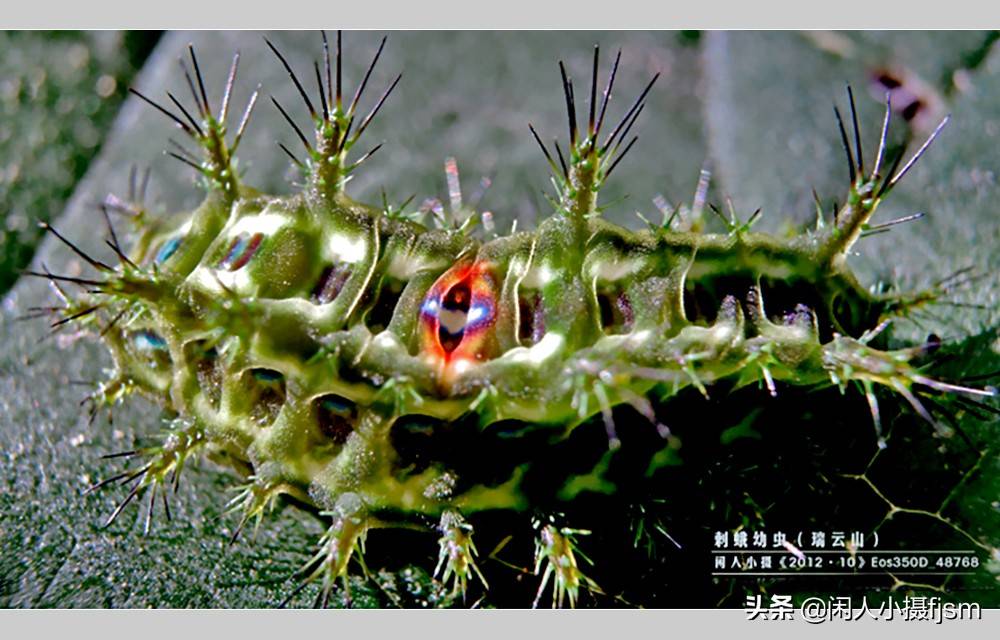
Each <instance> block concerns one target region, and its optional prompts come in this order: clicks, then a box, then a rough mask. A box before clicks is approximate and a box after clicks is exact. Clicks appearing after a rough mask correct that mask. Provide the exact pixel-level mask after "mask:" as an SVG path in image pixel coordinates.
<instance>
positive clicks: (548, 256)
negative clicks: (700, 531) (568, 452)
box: [73, 102, 927, 588]
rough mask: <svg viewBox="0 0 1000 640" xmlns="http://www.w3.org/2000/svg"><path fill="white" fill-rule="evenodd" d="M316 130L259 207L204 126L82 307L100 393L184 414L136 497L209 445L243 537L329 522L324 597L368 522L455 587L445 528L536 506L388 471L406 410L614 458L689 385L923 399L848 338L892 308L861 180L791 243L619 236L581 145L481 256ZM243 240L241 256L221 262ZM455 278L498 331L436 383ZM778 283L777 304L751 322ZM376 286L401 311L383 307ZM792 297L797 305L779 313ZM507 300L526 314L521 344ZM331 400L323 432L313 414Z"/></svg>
mask: <svg viewBox="0 0 1000 640" xmlns="http://www.w3.org/2000/svg"><path fill="white" fill-rule="evenodd" d="M316 117H317V127H316V144H315V148H314V149H312V150H311V156H310V158H309V160H308V163H307V188H306V189H305V190H304V192H303V193H301V194H298V195H294V196H269V195H263V194H260V193H259V192H257V191H256V190H254V189H252V188H250V187H247V186H245V185H242V184H240V183H239V181H238V180H237V179H236V178H235V177H234V175H233V171H232V169H231V160H232V153H231V151H230V150H229V149H228V148H227V147H226V146H225V142H224V140H225V126H224V124H223V123H221V122H219V121H217V120H215V119H214V118H213V117H212V116H211V115H208V114H205V117H204V120H203V122H202V124H201V126H202V128H203V129H204V130H205V132H206V133H205V134H203V136H202V139H201V140H200V142H201V143H202V144H203V146H204V147H205V150H206V160H205V162H204V164H203V165H202V168H201V171H202V173H203V175H204V177H205V178H206V180H207V182H208V187H209V189H208V190H209V194H208V196H207V198H206V199H205V201H204V202H203V203H202V205H201V206H200V207H199V208H198V209H196V210H195V211H193V212H191V213H185V214H179V215H177V216H176V217H174V218H173V219H172V221H170V222H167V223H165V224H162V225H159V226H155V227H147V228H145V229H144V230H143V232H142V234H141V236H140V238H139V241H138V243H137V244H136V246H135V247H134V248H133V249H132V251H131V252H130V254H129V256H128V258H127V259H123V261H122V264H121V266H120V267H119V268H116V269H114V270H113V272H112V273H109V274H105V275H106V278H105V280H104V281H103V283H102V284H101V286H100V287H98V289H99V291H98V293H96V294H94V296H93V297H94V298H99V299H101V300H104V301H107V300H110V305H109V307H110V310H111V311H113V312H118V313H121V312H123V315H121V316H120V318H119V319H118V321H116V322H114V323H112V324H113V328H112V329H111V330H105V331H104V339H105V340H106V342H107V343H108V345H109V347H110V349H111V352H112V354H113V356H114V360H115V365H116V367H117V373H116V375H115V376H114V377H113V378H112V379H111V380H110V381H109V382H107V383H105V384H104V385H102V387H101V389H99V392H98V394H97V396H96V399H97V400H99V401H103V402H107V403H112V402H115V401H117V400H118V399H120V398H121V397H122V396H123V395H125V394H127V393H128V392H130V391H133V390H140V391H143V392H145V393H148V394H151V395H153V396H155V397H157V398H158V399H159V401H160V402H161V404H162V405H163V407H164V408H165V409H166V410H167V411H168V412H170V413H172V414H174V415H176V416H178V419H179V422H178V424H179V425H180V426H179V428H178V430H177V432H176V433H175V434H174V435H173V436H172V437H171V438H170V439H168V441H167V442H166V443H164V445H163V446H162V447H160V448H157V449H152V450H149V451H147V453H148V454H149V457H150V460H151V461H150V467H149V468H148V470H147V471H146V472H145V474H144V475H143V476H142V479H141V483H142V486H143V487H152V488H153V489H154V490H155V488H156V486H157V485H158V484H163V483H165V482H167V477H168V475H169V474H171V473H176V472H179V470H180V467H181V466H182V465H183V463H184V460H185V459H186V458H187V457H188V456H189V455H192V454H194V453H195V452H199V453H200V452H202V451H203V450H204V451H207V452H208V453H209V454H211V455H213V456H214V457H215V459H217V460H220V461H223V462H226V463H228V464H230V465H232V466H233V467H235V468H236V469H237V470H239V471H240V472H241V473H243V474H244V475H245V476H246V477H248V478H249V480H250V482H249V484H248V486H247V489H246V491H245V492H244V494H243V495H242V496H241V497H240V498H239V499H238V501H237V502H238V504H237V507H241V508H242V509H243V512H244V521H245V520H246V519H249V518H252V517H257V518H259V517H260V516H261V515H262V513H263V512H264V511H265V510H266V508H267V507H268V506H269V505H270V504H271V503H272V502H273V500H274V498H276V497H277V496H278V495H281V494H287V495H291V496H292V497H294V498H295V499H297V500H298V501H300V502H302V503H305V504H308V505H312V506H314V507H316V508H317V509H319V510H321V511H325V512H327V513H328V514H330V517H331V522H332V524H331V527H330V530H329V531H328V532H327V534H326V536H324V539H323V541H322V542H321V551H320V553H319V554H318V555H317V560H318V561H319V567H320V568H319V569H317V570H316V571H317V572H318V573H314V574H313V576H312V577H319V576H322V577H323V578H324V580H325V581H326V582H327V586H329V580H330V579H331V576H332V577H333V578H335V577H338V576H340V575H343V573H344V571H345V570H346V566H347V561H348V559H349V558H350V556H351V553H352V551H353V549H354V548H355V545H356V544H357V541H358V539H359V538H360V537H361V536H363V534H364V532H365V531H366V530H367V529H369V528H371V527H375V526H392V525H394V524H406V525H410V524H412V523H413V522H414V521H416V522H423V523H425V524H426V523H428V522H430V518H438V517H441V522H442V524H441V526H440V528H441V531H442V534H443V536H442V558H443V562H445V561H446V565H447V566H446V575H447V574H451V575H454V576H455V579H456V583H457V584H458V583H460V584H461V585H462V586H463V588H464V584H465V582H466V580H467V578H468V577H470V576H471V575H472V570H473V569H474V568H475V564H474V560H473V556H474V547H473V546H472V544H471V528H470V527H468V525H467V524H466V523H465V522H464V520H462V518H461V516H459V515H457V514H458V513H471V512H475V511H478V510H484V509H523V508H528V507H530V506H531V505H529V504H527V503H526V499H525V497H524V495H523V493H522V491H521V490H520V487H519V480H520V477H521V473H520V471H515V472H513V473H512V475H511V477H510V478H509V479H508V480H507V481H506V482H502V483H500V484H497V485H491V486H482V485H475V484H472V485H469V484H467V483H466V484H462V483H460V482H459V480H460V479H458V478H455V477H454V474H453V472H452V470H451V469H448V468H446V467H445V466H443V465H440V464H431V465H430V466H428V467H427V468H425V469H424V470H422V471H420V472H413V471H411V470H409V469H408V468H406V467H405V466H402V465H399V464H398V462H399V461H398V457H397V452H396V451H395V450H394V448H393V444H392V440H391V438H390V433H391V430H392V427H393V424H394V423H395V422H396V421H397V420H398V419H399V418H401V417H403V416H411V415H414V414H416V415H421V416H428V417H430V418H434V419H437V420H441V421H445V422H452V421H457V420H459V419H460V418H462V424H463V425H467V427H465V428H470V429H475V428H479V429H483V428H486V427H488V426H489V425H491V424H493V423H496V422H498V421H500V420H517V421H521V422H524V423H530V424H533V425H538V428H541V429H544V430H545V431H546V432H547V433H548V434H550V437H551V440H552V441H558V440H559V439H561V438H564V437H566V436H567V435H568V434H569V433H570V432H571V431H572V430H573V429H574V428H575V427H576V426H578V425H580V424H581V423H583V422H584V421H586V420H588V419H590V418H592V417H593V416H595V415H599V414H600V415H603V416H604V418H605V420H606V422H607V423H609V446H610V447H615V446H617V441H616V439H615V437H614V433H613V429H611V426H613V425H611V424H610V415H611V412H612V410H613V409H614V407H615V406H617V405H620V404H623V403H629V404H631V405H632V406H634V407H637V408H639V409H640V411H643V412H645V413H647V415H648V414H649V413H651V412H648V411H644V407H646V406H648V401H647V400H646V399H647V398H652V397H655V398H669V397H670V396H671V395H674V394H676V393H677V392H679V391H680V390H682V389H684V388H686V387H689V386H694V387H697V388H698V389H699V390H701V391H702V392H703V393H706V392H707V387H708V386H709V385H712V384H713V383H715V382H717V381H719V380H722V379H730V380H733V381H734V382H735V383H736V384H737V385H740V386H742V385H748V384H758V385H761V386H762V387H766V388H767V389H768V390H769V391H770V392H771V393H772V394H773V393H774V392H775V388H776V387H775V385H776V382H781V383H784V384H789V385H798V386H813V385H827V384H831V383H833V384H840V385H845V384H846V383H847V382H849V381H852V380H853V381H858V382H860V383H861V384H862V385H863V387H864V388H865V389H866V390H867V391H868V394H869V396H870V394H871V386H872V384H873V383H878V384H881V385H887V386H889V387H891V388H893V389H894V390H895V391H898V392H899V393H903V394H904V395H906V394H909V389H910V388H911V386H912V385H913V384H915V383H922V384H927V379H926V378H921V377H920V376H919V375H918V374H917V373H916V371H915V370H914V369H913V368H912V367H911V366H910V365H909V361H910V360H911V359H912V358H913V356H914V355H915V353H916V350H900V351H894V352H883V351H878V350H876V349H873V348H871V347H869V346H868V345H867V341H868V339H869V338H870V336H871V335H872V332H874V330H875V327H876V325H877V324H878V322H879V321H880V320H881V319H882V317H883V316H884V315H887V314H891V313H892V312H893V311H894V309H895V308H896V307H898V306H905V304H907V302H906V301H903V300H901V299H899V298H897V299H894V300H888V299H882V298H876V297H874V296H872V295H870V294H869V293H868V292H866V291H865V290H864V289H863V288H862V287H861V286H860V285H859V284H858V282H857V280H856V279H855V278H854V276H853V275H852V274H851V272H850V270H849V268H848V266H847V264H846V260H845V256H846V255H847V252H848V250H849V249H850V247H851V245H852V244H853V243H854V242H855V241H856V240H857V239H858V237H859V235H860V233H861V232H862V230H863V228H864V225H865V224H866V222H867V221H868V219H869V218H870V217H871V215H872V214H873V213H874V211H875V209H876V207H877V206H878V203H879V201H880V199H881V196H882V193H881V191H884V189H882V190H880V191H878V192H876V187H877V186H878V185H879V183H880V181H881V178H880V176H877V175H872V176H871V178H868V179H865V178H864V177H862V176H859V177H858V179H857V180H856V181H855V182H854V184H852V185H851V186H850V192H849V197H848V199H847V203H846V204H845V205H844V207H843V208H842V210H841V211H840V212H838V215H837V218H836V221H835V224H834V225H832V226H826V227H823V226H818V227H817V229H816V231H814V232H808V233H804V234H803V235H800V236H798V237H795V238H791V239H784V238H777V237H774V236H770V235H766V234H760V233H754V232H751V231H750V230H749V225H737V224H736V223H735V221H734V222H733V224H732V225H731V228H730V231H729V232H728V233H723V234H708V233H698V232H694V231H679V230H674V229H671V228H670V227H669V224H665V225H664V226H662V227H658V226H651V227H650V228H649V229H645V230H642V231H630V230H627V229H624V228H621V227H619V226H616V225H613V224H610V223H608V222H606V221H604V220H603V219H601V217H600V216H599V215H598V210H597V192H598V190H599V188H600V186H601V185H602V184H603V182H604V180H605V178H606V175H607V172H608V171H609V162H610V161H611V159H612V158H611V157H610V155H608V156H606V155H605V151H604V150H603V149H599V147H598V146H597V145H595V144H593V141H592V140H591V138H590V137H585V138H584V139H582V140H580V141H575V142H574V143H573V145H571V149H570V154H569V166H568V170H567V173H566V175H565V179H563V177H562V176H557V188H558V190H559V193H558V203H557V206H556V210H555V211H554V212H553V214H552V215H551V216H550V217H549V218H548V219H546V220H544V221H543V222H542V223H541V224H540V225H539V227H538V228H537V229H535V230H533V231H525V232H520V233H513V234H512V235H510V236H507V237H498V238H495V239H492V240H489V241H485V242H484V241H480V240H478V239H476V238H475V237H473V235H472V234H471V233H470V228H471V227H472V226H473V225H471V224H464V225H462V227H461V228H456V229H433V230H432V229H428V228H425V227H424V226H422V225H421V224H418V223H416V222H413V221H411V220H409V219H407V218H405V217H403V216H401V215H399V214H398V212H393V211H383V210H380V209H376V208H372V207H369V206H366V205H362V204H359V203H356V202H354V201H353V200H351V199H350V198H349V197H348V196H347V195H345V193H344V190H343V187H344V184H345V182H346V175H347V174H348V173H349V172H350V170H351V169H353V168H354V166H356V165H348V164H347V163H346V155H347V153H348V151H349V150H350V145H351V144H353V140H351V141H349V144H345V140H346V136H347V133H346V132H347V131H348V130H349V129H350V126H349V124H348V123H349V121H350V119H351V118H353V113H352V112H345V111H344V110H343V109H342V108H341V106H340V105H339V102H338V104H337V106H336V108H335V109H333V108H331V112H330V113H329V115H324V116H323V117H320V116H319V115H316ZM590 135H591V136H592V137H593V138H594V139H596V136H597V132H592V133H591V134H590ZM355 139H356V138H355ZM546 153H547V152H546ZM612 155H613V154H612ZM255 236H256V240H254V237H255ZM254 242H256V243H257V245H256V248H255V250H254V251H248V252H246V255H243V254H241V253H240V251H238V250H237V249H236V247H243V244H245V243H250V245H252V244H253V243H254ZM241 256H242V258H241ZM244 258H246V259H245V260H244ZM459 262H463V263H465V262H471V264H476V265H486V266H487V267H488V269H489V270H490V272H491V273H492V274H493V275H494V281H495V282H494V285H495V288H494V289H493V292H494V296H493V298H494V299H493V300H492V302H493V303H494V304H495V306H494V311H495V316H494V317H493V319H492V321H491V323H490V326H489V328H488V329H487V333H488V336H487V338H488V343H489V345H490V346H489V348H488V349H485V350H483V351H480V352H478V353H477V355H476V357H475V358H472V359H471V360H466V361H464V362H463V363H462V365H461V366H457V365H456V366H451V365H449V366H442V365H441V363H440V362H439V361H436V360H435V359H434V358H433V357H431V356H432V355H433V354H431V353H430V352H429V351H428V342H427V338H426V332H425V327H422V326H421V308H422V304H423V303H424V301H425V299H427V296H428V292H429V291H430V290H431V289H432V287H433V286H434V285H435V283H436V282H438V281H439V279H440V278H441V277H442V276H443V275H445V274H446V272H447V271H448V270H449V269H451V268H452V267H453V266H455V265H456V264H457V263H459ZM331 269H333V270H335V271H336V270H339V271H338V272H339V273H346V274H347V276H346V279H344V280H343V281H342V282H340V283H338V286H337V287H334V289H333V293H335V295H333V294H332V293H331V294H329V295H326V294H320V295H317V291H320V290H324V283H325V282H327V280H326V278H327V277H328V274H329V273H330V270H331ZM733 283H737V285H738V286H734V285H733ZM774 283H785V284H786V285H788V287H789V288H786V289H784V291H785V293H783V294H782V295H783V299H782V300H781V307H780V308H772V309H769V295H770V293H769V292H771V291H773V290H775V289H774V287H773V285H774ZM387 288H394V289H393V290H394V291H397V293H398V297H394V296H395V295H396V294H394V295H392V296H383V295H382V294H383V293H384V291H383V290H384V289H387ZM699 288H701V289H706V288H707V289H708V290H710V291H711V292H712V294H713V295H714V296H715V298H714V303H713V304H715V305H716V308H714V309H698V310H697V311H696V310H695V309H693V308H691V298H690V295H691V294H690V293H688V294H686V293H685V292H686V291H691V290H694V291H697V290H699ZM789 291H790V292H792V293H788V292H789ZM796 292H807V294H806V295H804V296H803V299H801V300H799V299H791V300H789V299H788V296H789V295H791V296H792V297H793V298H794V296H795V295H798V294H797V293H796ZM921 295H923V294H921ZM686 296H687V299H686ZM602 298H603V301H604V307H605V309H602ZM384 300H390V301H392V304H393V306H392V309H391V314H390V315H389V316H388V319H387V322H386V323H385V326H382V324H381V322H382V321H381V320H379V321H377V322H376V321H375V320H374V315H375V307H376V305H378V304H380V301H382V302H384ZM526 300H529V301H537V302H535V303H534V304H535V306H534V309H535V310H534V311H532V314H533V316H532V318H530V323H529V324H530V325H531V326H532V327H533V331H531V332H527V333H525V332H524V331H523V326H524V325H525V323H526V322H527V321H528V320H529V319H528V318H522V317H521V316H522V314H523V313H525V310H524V301H526ZM609 300H610V301H611V302H612V303H614V302H615V301H621V300H625V301H626V304H627V306H628V318H627V321H621V319H617V320H613V321H611V322H610V323H609V322H608V317H607V314H606V313H604V311H606V307H607V303H608V301H609ZM919 300H920V296H919V295H918V296H915V297H914V298H913V299H912V300H911V302H912V301H919ZM91 303H92V299H91V298H90V297H89V296H84V297H83V298H81V299H80V300H77V301H74V303H73V304H75V305H79V307H80V308H83V307H84V306H86V305H88V304H91ZM331 398H333V399H335V402H333V406H334V409H335V411H336V412H339V413H336V416H335V418H334V419H333V422H332V423H331V422H330V419H329V416H328V415H327V414H325V413H324V412H325V411H328V405H327V404H325V402H327V401H328V400H329V399H331ZM872 401H873V400H872ZM323 416H326V417H323ZM469 416H473V417H474V419H473V420H469V419H468V418H469ZM650 417H651V419H652V416H650ZM331 424H333V425H334V428H331ZM650 428H651V429H652V428H655V426H654V425H652V424H651V425H650ZM241 526H242V525H241ZM547 530H550V531H549V532H550V533H551V532H552V531H555V529H552V528H551V527H550V528H548V529H547ZM550 537H551V536H550ZM550 546H551V545H550ZM564 546H565V547H566V551H564V552H560V553H558V554H556V553H555V552H554V551H553V552H552V553H550V554H549V555H553V554H555V555H559V556H560V558H556V560H558V561H559V562H564V563H565V562H570V561H571V560H572V548H571V547H572V545H569V544H567V545H564ZM542 548H545V549H547V548H548V547H547V546H544V545H543V547H542ZM545 557H548V556H545ZM571 564H572V563H571ZM573 566H575V565H573ZM563 586H564V587H565V585H563Z"/></svg>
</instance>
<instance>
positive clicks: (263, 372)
mask: <svg viewBox="0 0 1000 640" xmlns="http://www.w3.org/2000/svg"><path fill="white" fill-rule="evenodd" d="M253 377H254V378H256V379H257V380H259V381H260V382H279V381H281V379H282V378H284V376H283V375H281V373H279V372H277V371H275V370H274V369H254V370H253Z"/></svg>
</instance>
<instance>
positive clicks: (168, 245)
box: [154, 236, 183, 264]
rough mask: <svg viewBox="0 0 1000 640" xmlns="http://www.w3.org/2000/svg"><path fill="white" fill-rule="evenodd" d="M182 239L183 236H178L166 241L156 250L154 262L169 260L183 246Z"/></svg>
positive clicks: (160, 262)
mask: <svg viewBox="0 0 1000 640" xmlns="http://www.w3.org/2000/svg"><path fill="white" fill-rule="evenodd" d="M181 240H183V238H182V237H181V236H176V237H173V238H171V239H169V240H167V241H166V242H164V243H163V246H162V247H160V250H159V251H157V252H156V258H155V259H154V262H156V264H163V263H164V262H166V261H167V260H169V259H170V256H172V255H174V254H175V253H177V249H178V248H179V247H180V246H181Z"/></svg>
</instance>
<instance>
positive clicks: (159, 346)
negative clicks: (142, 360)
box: [132, 330, 167, 351]
mask: <svg viewBox="0 0 1000 640" xmlns="http://www.w3.org/2000/svg"><path fill="white" fill-rule="evenodd" d="M132 340H133V342H134V343H135V347H136V349H138V350H139V351H165V350H166V349H167V341H166V340H164V339H163V338H161V337H160V336H159V335H157V334H155V333H153V332H152V331H147V330H143V331H136V332H135V335H134V336H133V338H132Z"/></svg>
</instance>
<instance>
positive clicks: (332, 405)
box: [319, 395, 354, 416]
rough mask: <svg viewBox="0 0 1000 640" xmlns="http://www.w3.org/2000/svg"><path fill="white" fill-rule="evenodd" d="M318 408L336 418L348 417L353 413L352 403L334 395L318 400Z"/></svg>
mask: <svg viewBox="0 0 1000 640" xmlns="http://www.w3.org/2000/svg"><path fill="white" fill-rule="evenodd" d="M319 404H320V407H322V408H323V410H324V411H329V412H330V413H334V414H336V415H338V416H349V415H351V413H352V412H353V411H354V403H352V402H351V401H350V400H348V399H347V398H342V397H340V396H335V395H327V396H323V397H322V398H321V399H320V402H319Z"/></svg>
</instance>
